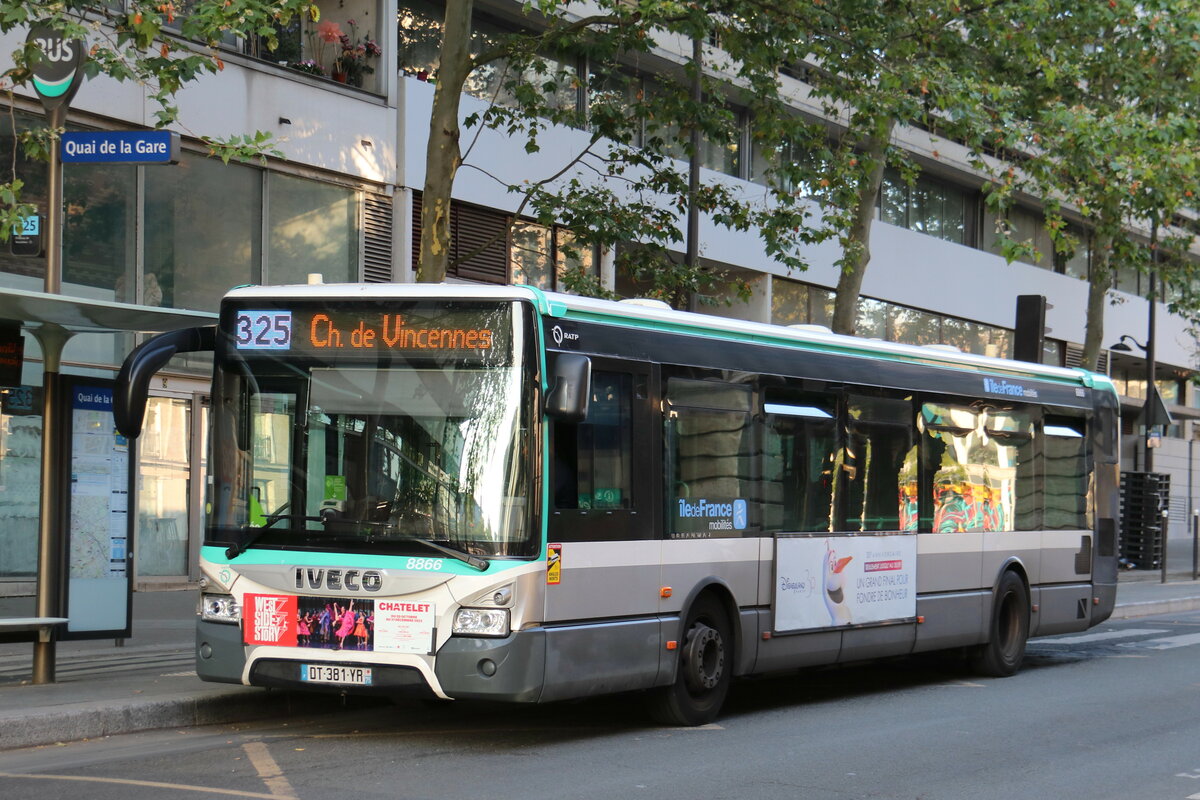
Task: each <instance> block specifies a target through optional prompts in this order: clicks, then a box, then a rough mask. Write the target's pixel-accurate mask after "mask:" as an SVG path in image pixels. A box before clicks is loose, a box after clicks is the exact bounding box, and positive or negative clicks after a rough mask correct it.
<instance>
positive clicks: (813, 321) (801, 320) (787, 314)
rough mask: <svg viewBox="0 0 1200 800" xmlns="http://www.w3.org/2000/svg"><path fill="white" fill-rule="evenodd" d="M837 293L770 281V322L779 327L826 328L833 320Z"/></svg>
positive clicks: (795, 282)
mask: <svg viewBox="0 0 1200 800" xmlns="http://www.w3.org/2000/svg"><path fill="white" fill-rule="evenodd" d="M834 299H835V294H834V292H831V291H829V290H828V289H821V288H819V287H816V286H809V285H808V284H804V283H800V282H798V281H789V280H787V279H786V278H774V279H773V280H772V282H771V322H773V323H775V324H776V325H824V326H826V327H829V323H830V322H831V321H832V319H833V302H834Z"/></svg>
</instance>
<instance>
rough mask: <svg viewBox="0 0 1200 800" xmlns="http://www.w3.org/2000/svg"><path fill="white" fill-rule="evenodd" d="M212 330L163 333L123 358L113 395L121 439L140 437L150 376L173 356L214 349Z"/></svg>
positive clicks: (214, 337) (188, 329)
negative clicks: (122, 437) (123, 361)
mask: <svg viewBox="0 0 1200 800" xmlns="http://www.w3.org/2000/svg"><path fill="white" fill-rule="evenodd" d="M216 331H217V328H216V326H215V325H206V326H204V327H201V328H182V329H180V330H176V331H167V332H166V333H160V334H158V335H157V336H154V337H152V338H150V339H147V340H146V341H144V342H142V343H141V344H140V345H138V346H137V347H135V348H134V349H133V351H132V352H131V353H130V354H129V355H128V356H126V358H125V363H123V364H122V365H121V371H120V372H119V373H118V374H117V387H116V391H115V392H114V395H113V418H114V419H115V421H116V424H117V431H118V432H119V433H120V434H121V435H122V436H124V437H126V438H129V439H136V438H137V437H138V436H139V435H140V434H141V432H142V422H143V421H144V420H145V417H146V398H147V396H148V394H149V391H150V379H151V378H153V377H154V374H155V373H156V372H158V371H159V370H160V369H162V368H163V367H164V366H165V365H166V363H167V362H168V361H170V360H171V359H172V358H173V357H174V356H175V355H176V354H177V353H197V352H202V351H212V350H214V349H215V348H216V340H217V337H216Z"/></svg>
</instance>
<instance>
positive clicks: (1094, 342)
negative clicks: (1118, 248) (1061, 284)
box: [1083, 233, 1113, 370]
mask: <svg viewBox="0 0 1200 800" xmlns="http://www.w3.org/2000/svg"><path fill="white" fill-rule="evenodd" d="M1112 278H1113V269H1112V234H1102V233H1098V234H1096V236H1095V238H1094V239H1093V240H1092V265H1091V270H1090V271H1089V272H1088V300H1087V320H1086V322H1085V331H1086V332H1085V333H1084V339H1083V366H1084V367H1087V368H1088V369H1090V370H1094V369H1096V367H1097V365H1098V364H1099V362H1100V350H1101V348H1102V347H1103V345H1102V344H1101V343H1102V342H1103V341H1104V308H1105V306H1107V305H1108V290H1109V289H1110V288H1111V287H1112V282H1113V281H1112Z"/></svg>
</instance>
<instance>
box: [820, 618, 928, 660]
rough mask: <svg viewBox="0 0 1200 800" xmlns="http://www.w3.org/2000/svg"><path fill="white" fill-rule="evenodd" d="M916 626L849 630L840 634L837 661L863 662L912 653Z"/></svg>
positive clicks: (880, 626)
mask: <svg viewBox="0 0 1200 800" xmlns="http://www.w3.org/2000/svg"><path fill="white" fill-rule="evenodd" d="M916 636H917V626H916V624H915V623H913V622H900V623H896V624H892V625H875V626H869V627H865V628H851V629H850V630H846V631H843V632H842V652H841V655H839V656H838V661H839V662H842V663H845V662H850V661H865V660H868V659H872V658H887V657H889V656H904V655H908V654H909V653H911V652H912V648H913V642H914V641H915V640H916Z"/></svg>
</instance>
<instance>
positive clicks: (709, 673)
mask: <svg viewBox="0 0 1200 800" xmlns="http://www.w3.org/2000/svg"><path fill="white" fill-rule="evenodd" d="M683 630H684V634H683V642H682V643H681V645H680V647H679V663H678V665H677V666H676V670H675V681H674V682H673V683H672V684H671V685H670V686H664V687H662V688H661V689H657V690H655V693H654V702H653V705H652V706H651V713H652V714H653V716H654V718H655V719H656V720H658V721H659V722H663V723H666V724H668V725H704V724H706V723H709V722H712V721H713V720H714V719H716V718H717V714H718V713H719V712H720V710H721V705H722V704H723V703H724V702H725V696H726V695H727V694H729V684H730V682H731V681H732V679H733V639H732V636H731V633H730V630H731V626H730V624H729V619H728V615H727V614H726V613H725V609H724V608H723V607H722V605H721V603H720V602H719V601H718V600H717V599H716V598H715V597H713V596H712V595H710V594H705V595H701V596H700V597H699V598H697V600H696V602H695V603H694V604H693V605H692V607H691V609H690V610H689V611H688V615H687V618H686V621H685V623H684V627H683Z"/></svg>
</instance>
